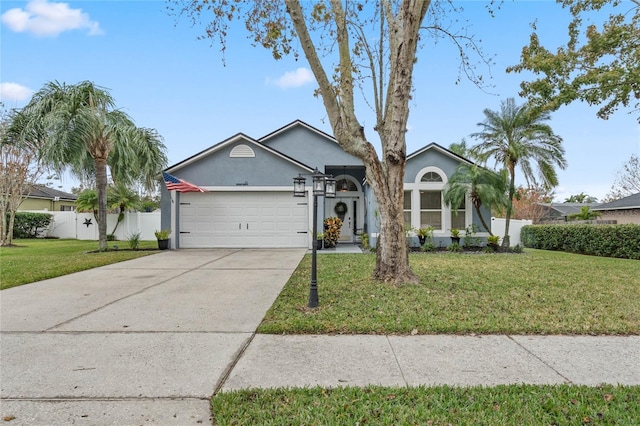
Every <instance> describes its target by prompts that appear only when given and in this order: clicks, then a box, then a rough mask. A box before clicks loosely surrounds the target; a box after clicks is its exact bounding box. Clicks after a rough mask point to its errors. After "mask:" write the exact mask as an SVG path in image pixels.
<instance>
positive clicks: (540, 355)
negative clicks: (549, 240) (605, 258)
mask: <svg viewBox="0 0 640 426" xmlns="http://www.w3.org/2000/svg"><path fill="white" fill-rule="evenodd" d="M305 252H306V250H304V249H280V250H273V249H269V250H250V249H238V250H233V249H218V250H178V251H166V252H162V253H159V254H155V255H151V256H146V257H143V258H139V259H134V260H130V261H126V262H121V263H117V264H113V265H109V266H105V267H101V268H96V269H92V270H90V271H83V272H79V273H75V274H71V275H67V276H64V277H59V278H55V279H50V280H46V281H41V282H37V283H33V284H29V285H24V286H20V287H16V288H12V289H8V290H4V291H2V292H0V360H1V362H0V398H1V399H0V418H7V419H12V420H11V422H10V423H7V424H11V425H63V424H79V425H138V424H156V425H191V424H194V425H198V424H211V423H212V416H211V412H210V403H209V401H210V398H211V396H212V395H213V394H215V393H217V392H225V391H231V390H236V389H243V388H254V387H258V388H268V387H278V386H290V387H292V386H316V385H319V386H364V385H369V384H376V385H385V386H416V385H438V384H451V385H458V386H467V385H488V386H490V385H497V384H512V383H531V384H560V383H572V384H586V385H598V384H601V383H612V384H626V385H640V362H639V361H638V360H639V359H640V336H627V337H625V336H505V335H491V336H483V335H477V336H443V335H433V336H381V335H367V336H362V335H355V336H354V335H310V336H309V335H305V336H298V335H256V334H255V330H256V328H257V327H258V325H259V324H260V321H261V320H262V318H263V317H264V314H265V313H266V311H267V309H268V308H269V307H270V306H271V304H272V303H273V301H274V300H275V299H276V297H277V296H278V294H279V292H280V291H281V290H282V287H283V286H284V284H285V283H286V281H287V280H288V279H289V277H290V276H291V274H292V273H293V271H294V269H295V268H296V266H297V265H298V263H299V262H300V260H301V259H302V257H303V256H304V254H305Z"/></svg>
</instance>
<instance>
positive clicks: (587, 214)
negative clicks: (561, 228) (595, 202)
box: [567, 206, 600, 220]
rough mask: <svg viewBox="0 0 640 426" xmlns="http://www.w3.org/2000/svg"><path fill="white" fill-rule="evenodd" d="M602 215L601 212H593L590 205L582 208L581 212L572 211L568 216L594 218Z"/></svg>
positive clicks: (582, 218) (576, 218) (569, 217)
mask: <svg viewBox="0 0 640 426" xmlns="http://www.w3.org/2000/svg"><path fill="white" fill-rule="evenodd" d="M599 217H600V212H592V211H591V210H590V209H589V206H583V207H581V208H580V213H572V214H570V215H568V216H567V219H569V220H592V219H597V218H599Z"/></svg>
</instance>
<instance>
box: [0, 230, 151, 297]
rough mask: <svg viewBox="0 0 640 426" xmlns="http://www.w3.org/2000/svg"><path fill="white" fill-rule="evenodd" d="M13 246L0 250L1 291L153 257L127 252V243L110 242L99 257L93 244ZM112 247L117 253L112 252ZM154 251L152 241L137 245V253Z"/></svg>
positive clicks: (20, 243)
mask: <svg viewBox="0 0 640 426" xmlns="http://www.w3.org/2000/svg"><path fill="white" fill-rule="evenodd" d="M14 244H15V245H16V246H15V247H0V289H2V290H4V289H6V288H10V287H15V286H19V285H23V284H28V283H32V282H34V281H40V280H44V279H47V278H54V277H59V276H61V275H67V274H70V273H72V272H78V271H84V270H85V269H91V268H95V267H97V266H104V265H108V264H111V263H116V262H121V261H123V260H129V259H134V258H136V257H141V256H147V255H149V254H152V253H156V251H148V250H144V251H132V250H129V245H128V243H127V241H110V242H109V251H107V252H103V253H97V252H95V251H96V250H97V249H98V242H97V241H80V240H54V239H51V240H39V239H33V240H15V241H14ZM114 244H117V245H118V247H119V249H120V250H117V251H114V250H113V245H114ZM157 247H158V243H157V242H156V241H141V243H140V248H141V249H150V248H157ZM92 251H93V253H92Z"/></svg>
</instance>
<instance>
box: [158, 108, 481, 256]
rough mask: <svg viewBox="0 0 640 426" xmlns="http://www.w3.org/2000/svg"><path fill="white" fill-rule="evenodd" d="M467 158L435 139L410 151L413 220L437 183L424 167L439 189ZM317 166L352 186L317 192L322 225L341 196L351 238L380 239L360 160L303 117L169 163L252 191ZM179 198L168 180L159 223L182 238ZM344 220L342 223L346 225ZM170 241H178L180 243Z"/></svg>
mask: <svg viewBox="0 0 640 426" xmlns="http://www.w3.org/2000/svg"><path fill="white" fill-rule="evenodd" d="M462 162H466V163H470V162H469V161H468V160H466V159H464V158H462V157H459V156H457V155H456V154H454V153H452V152H451V151H449V150H447V149H445V148H443V147H441V146H439V145H437V144H435V143H432V144H429V145H427V146H425V147H424V148H422V149H421V150H419V151H416V152H415V153H413V154H410V155H409V156H408V157H407V165H406V174H405V191H410V192H409V193H410V194H413V195H412V196H413V197H414V201H413V205H412V212H411V215H412V221H413V222H415V223H412V225H413V226H414V227H416V228H417V227H420V226H419V225H420V223H419V222H420V218H421V216H420V211H419V204H420V203H419V202H416V200H419V198H417V197H419V194H420V191H421V190H423V189H424V188H425V187H426V186H428V187H429V190H434V188H436V187H434V186H433V185H431V186H429V185H430V184H424V183H421V182H420V177H421V176H422V174H424V173H425V170H429V171H434V172H435V173H437V174H439V175H441V176H442V180H443V182H442V184H441V185H440V186H437V188H436V190H441V189H442V188H443V186H444V184H445V183H446V181H447V179H448V178H449V177H450V176H451V175H452V174H453V173H454V172H455V170H456V167H457V166H458V165H459V164H460V163H462ZM316 168H317V169H318V170H319V171H321V172H323V173H327V174H331V175H333V176H334V177H336V178H337V179H338V182H339V183H340V182H341V179H346V181H348V182H350V183H349V188H350V189H349V190H348V191H347V192H338V193H337V197H336V199H335V200H331V199H324V198H323V197H320V198H319V200H318V205H319V209H318V216H319V218H318V229H322V219H323V218H324V217H330V216H335V213H334V210H335V205H336V202H345V203H346V204H347V205H348V206H349V207H350V209H349V210H350V215H351V216H349V217H348V218H346V219H345V223H346V220H348V221H349V226H350V227H351V228H348V230H347V234H353V235H352V236H350V235H347V236H350V237H352V238H350V239H347V241H351V242H355V241H357V240H358V238H359V237H358V235H359V233H361V232H366V233H368V234H369V235H370V241H371V243H372V244H375V240H376V237H377V233H378V232H379V229H378V222H377V220H376V213H377V210H378V206H377V203H376V200H375V197H374V194H373V191H372V190H371V188H370V187H369V185H367V183H366V180H365V169H364V166H363V163H362V161H361V160H359V159H358V158H356V157H354V156H352V155H350V154H348V153H346V152H344V151H343V149H342V148H341V147H340V145H339V144H338V143H337V142H336V140H335V139H334V138H333V137H332V136H330V135H328V134H326V133H324V132H322V131H320V130H318V129H315V128H313V127H312V126H309V125H308V124H306V123H304V122H302V121H299V120H297V121H294V122H292V123H290V124H288V125H287V126H284V127H282V128H280V129H278V130H276V131H274V132H272V133H270V134H268V135H266V136H264V137H262V138H259V139H253V138H251V137H250V136H247V135H245V134H242V133H238V134H236V135H235V136H232V137H230V138H228V139H226V140H224V141H222V142H220V143H218V144H216V145H213V146H212V147H210V148H208V149H206V150H204V151H202V152H200V153H197V154H195V155H193V156H191V157H189V158H187V159H185V160H183V161H181V162H179V163H177V164H175V165H173V166H171V167H169V168H168V169H166V171H167V172H168V173H170V174H172V175H174V176H176V177H177V178H179V179H182V180H184V181H187V182H190V183H192V184H195V185H198V186H200V187H202V188H203V189H205V190H206V191H208V192H210V193H213V194H214V195H215V193H216V192H219V193H224V192H226V193H230V192H238V191H247V192H249V191H250V192H253V193H257V192H260V191H263V192H264V193H265V194H267V193H274V191H276V192H279V193H280V194H283V193H285V192H287V191H292V189H293V180H292V179H293V177H295V176H298V175H299V174H302V175H307V186H308V187H309V186H310V185H311V179H310V177H308V175H309V174H310V173H312V172H313V170H314V169H316ZM425 185H426V186H425ZM438 188H440V189H438ZM338 190H340V188H338ZM269 191H271V192H269ZM210 195H211V194H210ZM203 199H204V197H203ZM311 199H312V197H310V198H309V200H308V202H307V203H306V204H308V205H309V207H308V208H309V217H311V215H312V211H311V208H312V207H311V206H312V202H311ZM298 200H300V199H298ZM303 201H304V200H303ZM179 204H180V193H177V192H173V193H170V192H169V191H168V190H167V189H166V187H165V186H163V188H162V192H161V210H162V218H161V224H162V228H163V229H172V231H173V232H172V238H177V234H178V233H179V232H180V226H181V220H180V217H179V214H180V213H179V211H180V209H179V208H178V207H177V206H179ZM306 204H305V205H306ZM447 209H448V207H446V206H443V207H442V217H443V229H440V230H437V231H436V232H434V237H435V242H436V244H438V243H440V244H442V245H448V243H449V238H448V235H449V230H448V229H447V228H444V226H445V225H446V224H447V223H448V222H447V220H449V219H447V218H448V217H449V216H448V215H450V212H449V211H448V210H447ZM413 210H415V211H413ZM467 210H468V211H467V212H466V213H465V214H466V215H467V216H466V223H467V224H471V223H474V224H477V225H478V226H480V221H479V219H478V217H477V214H476V213H475V212H474V211H472V210H473V209H472V206H471V203H470V202H469V201H467ZM483 214H484V215H485V219H488V220H490V212H489V210H488V209H486V208H485V211H484V213H483ZM310 222H311V221H310ZM344 228H345V227H344V226H343V230H344ZM356 234H358V235H356ZM486 235H487V234H486V233H480V236H486ZM310 240H311V238H310ZM416 242H417V240H416ZM173 246H174V247H176V245H173Z"/></svg>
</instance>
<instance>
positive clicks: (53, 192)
mask: <svg viewBox="0 0 640 426" xmlns="http://www.w3.org/2000/svg"><path fill="white" fill-rule="evenodd" d="M25 195H27V194H25ZM28 197H29V198H42V199H45V200H53V199H55V198H56V197H59V198H60V199H61V200H65V201H76V200H77V199H78V197H77V196H76V195H75V194H69V193H68V192H64V191H58V190H57V189H53V188H49V187H47V186H44V185H33V186H32V187H31V190H30V191H29V194H28Z"/></svg>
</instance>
